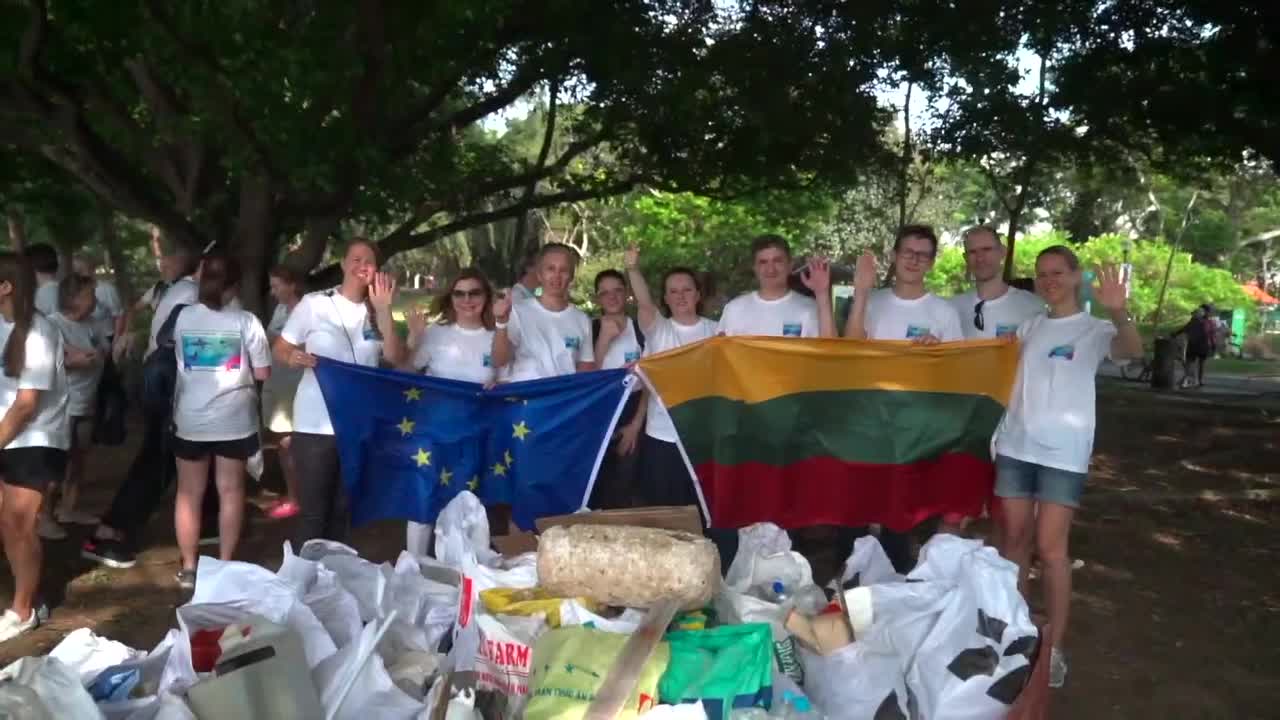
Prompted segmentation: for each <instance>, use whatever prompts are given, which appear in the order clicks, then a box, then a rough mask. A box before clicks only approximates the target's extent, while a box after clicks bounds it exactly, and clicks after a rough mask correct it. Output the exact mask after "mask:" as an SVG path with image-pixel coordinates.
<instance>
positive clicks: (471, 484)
mask: <svg viewBox="0 0 1280 720" xmlns="http://www.w3.org/2000/svg"><path fill="white" fill-rule="evenodd" d="M478 487H480V476H479V475H472V476H471V479H470V480H468V481H467V489H468V490H470V491H471V492H475V491H476V488H478Z"/></svg>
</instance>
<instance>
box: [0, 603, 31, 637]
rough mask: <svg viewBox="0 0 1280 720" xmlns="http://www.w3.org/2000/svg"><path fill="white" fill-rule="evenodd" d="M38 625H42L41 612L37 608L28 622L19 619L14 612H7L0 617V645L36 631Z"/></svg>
mask: <svg viewBox="0 0 1280 720" xmlns="http://www.w3.org/2000/svg"><path fill="white" fill-rule="evenodd" d="M38 625H40V611H39V610H38V609H36V608H32V609H31V617H29V618H27V619H26V620H23V619H22V618H20V617H18V613H16V612H14V611H12V610H5V611H4V615H0V643H2V642H6V641H9V640H12V639H14V638H16V637H18V636H19V635H21V634H23V633H25V632H28V631H30V630H35V629H36V627H37V626H38Z"/></svg>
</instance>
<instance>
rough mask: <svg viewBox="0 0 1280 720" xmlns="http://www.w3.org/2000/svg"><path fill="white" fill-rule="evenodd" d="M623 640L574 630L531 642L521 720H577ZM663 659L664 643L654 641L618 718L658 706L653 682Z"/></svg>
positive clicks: (624, 637)
mask: <svg viewBox="0 0 1280 720" xmlns="http://www.w3.org/2000/svg"><path fill="white" fill-rule="evenodd" d="M629 637H630V636H629V635H622V634H620V633H611V632H605V631H604V630H596V629H595V628H588V627H580V626H575V627H562V628H557V629H555V630H550V631H548V632H546V633H544V634H543V635H542V636H541V637H539V638H538V640H537V642H535V643H534V644H533V660H532V662H531V663H530V667H529V704H528V705H526V706H525V710H524V717H525V720H580V718H582V716H583V715H585V714H586V712H587V706H589V705H590V704H591V701H592V700H594V699H595V697H596V693H597V692H599V690H600V686H601V685H603V684H604V679H605V678H606V677H607V676H608V675H609V670H610V669H611V668H612V667H613V664H614V663H615V662H616V661H617V659H618V656H619V655H621V654H622V646H623V645H626V643H627V639H628V638H629ZM669 659H670V651H669V650H668V645H667V643H666V642H665V641H664V642H660V643H658V646H657V648H655V649H654V651H653V655H652V656H650V657H649V661H648V662H647V663H645V665H644V669H643V670H642V671H641V673H640V678H639V680H638V681H637V682H636V689H635V691H633V692H632V694H631V698H630V700H628V701H627V704H626V706H625V707H623V709H622V712H620V713H618V715H617V717H618V718H620V719H625V718H635V717H637V716H639V715H640V713H642V712H645V711H647V710H649V709H650V708H652V707H653V706H654V705H657V704H658V703H657V695H658V678H660V677H662V673H663V671H664V670H666V669H667V662H668V660H669Z"/></svg>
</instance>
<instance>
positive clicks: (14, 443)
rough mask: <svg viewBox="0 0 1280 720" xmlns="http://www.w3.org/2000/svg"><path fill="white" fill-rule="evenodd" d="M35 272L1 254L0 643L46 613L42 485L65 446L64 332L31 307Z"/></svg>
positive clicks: (56, 476)
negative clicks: (40, 594)
mask: <svg viewBox="0 0 1280 720" xmlns="http://www.w3.org/2000/svg"><path fill="white" fill-rule="evenodd" d="M35 284H36V279H35V273H34V272H33V271H32V269H31V265H30V263H29V261H28V260H27V259H26V258H25V257H23V256H20V255H17V254H15V253H10V252H0V347H3V348H4V350H3V354H2V355H0V358H3V372H2V373H0V540H3V542H4V555H5V559H6V560H8V562H9V570H10V572H12V573H13V598H12V600H11V601H10V603H9V607H8V608H6V609H5V611H4V613H3V614H0V642H5V641H8V640H12V639H13V638H15V637H17V636H19V635H21V634H23V633H26V632H29V631H31V630H33V629H35V627H36V626H37V625H39V624H40V622H41V620H42V619H43V617H45V616H47V613H48V610H47V609H46V608H42V607H39V608H38V607H37V606H36V593H37V591H38V590H39V585H40V571H41V567H42V565H43V562H44V554H43V548H42V547H41V544H40V536H39V535H37V534H36V521H37V516H38V515H39V512H40V503H41V501H42V499H43V496H44V489H45V488H46V487H47V486H48V485H49V484H50V483H55V482H59V481H60V480H62V478H63V474H64V473H65V472H66V467H67V447H68V445H69V444H70V439H69V438H68V427H67V378H66V370H65V367H64V365H63V348H62V335H61V333H59V332H58V330H57V328H55V327H54V326H53V323H52V322H50V321H49V319H48V318H46V317H45V316H44V315H42V314H40V313H37V312H36V310H35Z"/></svg>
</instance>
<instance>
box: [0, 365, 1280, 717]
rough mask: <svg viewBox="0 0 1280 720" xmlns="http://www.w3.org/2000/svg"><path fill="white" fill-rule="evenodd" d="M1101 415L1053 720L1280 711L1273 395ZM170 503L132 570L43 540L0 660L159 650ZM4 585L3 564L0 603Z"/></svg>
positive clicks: (7, 587) (258, 505)
mask: <svg viewBox="0 0 1280 720" xmlns="http://www.w3.org/2000/svg"><path fill="white" fill-rule="evenodd" d="M1099 406H1100V413H1101V416H1100V420H1099V426H1098V434H1097V441H1096V455H1095V466H1094V472H1093V475H1092V479H1091V485H1090V487H1089V490H1088V492H1087V494H1086V498H1085V505H1086V507H1085V509H1084V510H1083V511H1082V512H1081V513H1080V515H1079V517H1078V521H1077V525H1076V527H1075V529H1074V531H1073V535H1072V543H1073V555H1074V556H1075V557H1077V558H1079V559H1080V560H1083V561H1084V563H1085V564H1084V567H1083V568H1081V569H1080V570H1078V571H1076V573H1075V576H1074V579H1075V591H1074V605H1073V610H1072V611H1073V615H1072V622H1071V628H1070V632H1069V635H1068V651H1069V653H1070V658H1071V661H1072V665H1071V676H1070V678H1069V681H1068V685H1067V687H1066V688H1065V689H1063V690H1061V691H1058V692H1057V693H1056V694H1055V697H1054V701H1053V714H1054V717H1056V718H1076V717H1079V718H1090V719H1091V720H1101V719H1102V718H1136V717H1146V718H1263V717H1277V716H1278V715H1280V710H1277V708H1280V683H1276V682H1275V676H1276V668H1277V667H1280V576H1277V573H1276V563H1277V561H1278V560H1280V539H1277V536H1276V533H1275V528H1276V527H1277V525H1278V521H1280V502H1278V500H1280V397H1274V396H1263V397H1243V396H1240V395H1221V396H1214V395H1209V394H1196V393H1181V394H1176V395H1156V394H1153V393H1151V392H1150V391H1148V390H1146V389H1144V388H1140V387H1139V386H1137V385H1134V384H1126V383H1122V382H1119V381H1103V385H1102V390H1101V394H1100V400H1099ZM135 435H136V433H135ZM131 454H132V450H131V448H118V449H100V450H98V451H97V455H96V456H95V457H94V458H93V460H92V463H91V466H92V468H93V469H94V470H96V471H97V472H96V477H95V478H94V479H93V480H92V481H91V490H90V491H89V494H88V498H87V502H86V505H87V509H89V510H99V509H103V508H105V506H106V504H107V503H108V502H109V501H110V495H111V490H112V489H114V487H115V486H116V485H117V484H118V483H119V482H120V480H121V479H122V477H123V476H124V474H125V473H126V472H127V470H128V466H129V461H130V459H131ZM267 484H268V486H270V485H271V483H270V481H269V482H268V483H267ZM273 497H274V496H273V495H272V494H271V493H270V492H268V491H263V492H260V493H259V494H258V495H257V496H256V497H254V498H253V500H252V502H253V507H251V508H250V515H251V517H250V520H249V523H248V529H247V535H246V539H245V542H244V544H243V545H242V553H241V555H242V558H243V559H246V560H252V561H254V562H258V563H261V564H263V565H265V566H267V567H270V568H275V567H277V566H278V565H279V562H280V557H281V544H282V542H283V540H284V537H285V536H286V534H287V532H288V521H283V522H277V521H272V520H270V519H268V518H266V516H265V515H263V513H262V510H261V509H262V508H265V507H266V506H267V505H268V504H269V503H270V502H271V501H272V499H273ZM171 508H172V505H169V506H168V509H165V510H163V511H161V512H160V513H158V515H157V517H156V518H155V520H154V521H153V522H152V526H151V528H150V531H149V535H150V540H151V545H150V549H149V550H147V551H146V552H144V553H143V554H142V555H141V556H140V558H139V563H138V565H137V566H136V567H134V568H133V569H131V570H127V571H116V570H107V569H104V568H98V567H97V566H95V565H93V564H91V563H89V562H87V561H83V560H81V559H80V557H79V544H80V540H81V539H82V538H83V537H84V534H85V532H87V529H81V530H78V531H73V533H72V536H71V538H69V539H68V540H65V541H61V542H58V543H47V544H46V545H45V548H46V551H45V552H46V574H45V578H44V585H43V586H44V593H45V595H46V598H47V600H48V602H49V603H50V604H51V606H52V607H53V615H52V618H51V620H50V622H49V623H48V624H47V625H45V626H43V627H41V628H40V629H38V630H37V631H35V632H33V633H31V634H29V635H27V636H25V637H23V638H20V639H18V640H15V641H13V642H10V643H7V644H5V645H3V646H0V666H3V665H4V664H7V663H8V662H10V661H11V660H13V659H15V658H17V657H21V656H24V655H33V654H40V653H43V652H46V651H47V650H49V649H50V648H52V647H53V646H54V645H55V644H57V642H58V641H59V640H60V639H61V638H62V637H63V636H64V635H65V634H66V633H68V632H70V631H71V630H74V629H76V628H79V627H83V626H89V627H91V628H93V629H94V630H95V631H96V632H97V633H99V634H100V635H104V636H107V637H110V638H113V639H116V640H119V641H121V642H124V643H126V644H128V645H131V646H133V647H138V648H147V649H149V648H151V647H152V646H153V645H154V644H155V643H156V642H158V641H159V640H160V638H161V637H163V635H164V634H165V632H166V631H167V630H168V629H169V628H170V627H171V626H172V625H173V618H174V613H173V610H174V608H175V607H177V606H178V605H179V604H181V602H182V596H181V594H180V593H179V591H178V590H177V588H176V586H175V584H174V581H173V574H174V572H175V571H176V570H177V562H178V560H177V549H176V547H175V546H174V544H173V529H172V527H173V526H172V513H171ZM402 528H403V524H402V523H382V524H379V525H376V526H371V527H366V528H363V529H361V530H360V531H358V533H357V536H356V542H355V544H356V546H357V547H358V548H359V549H360V550H361V552H362V554H364V555H365V556H366V557H368V558H370V559H373V560H394V557H395V555H396V554H397V553H398V551H399V549H400V547H401V546H402V543H403V538H404V535H403V529H402ZM981 531H982V528H978V529H977V532H979V533H980V532H981ZM799 549H800V550H802V551H806V554H812V555H813V556H814V560H815V569H816V570H817V571H818V573H819V574H820V575H822V574H824V571H825V574H829V573H830V572H832V571H833V570H834V563H835V559H834V558H824V556H829V555H832V554H833V553H829V552H828V553H824V552H823V550H824V549H825V548H822V547H810V548H805V547H801V548H799ZM11 583H12V580H11V577H10V575H9V572H8V569H7V567H6V568H4V569H3V570H2V571H0V598H4V597H7V594H8V593H9V592H10V591H11V587H12V586H11ZM1039 607H1040V603H1039V601H1038V599H1037V600H1035V601H1034V602H1033V608H1035V609H1038V608H1039Z"/></svg>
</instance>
